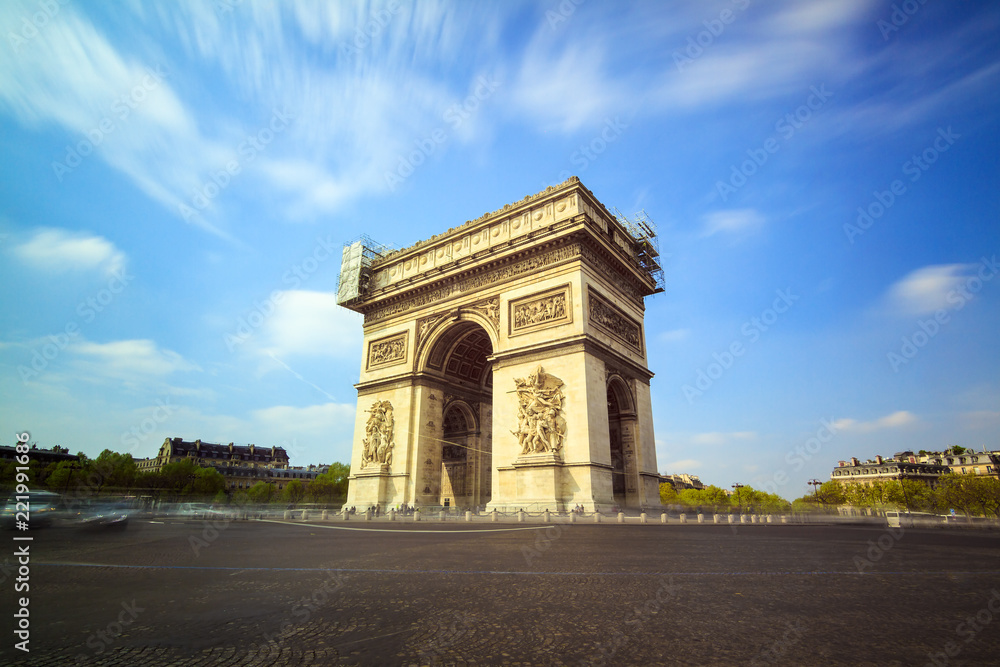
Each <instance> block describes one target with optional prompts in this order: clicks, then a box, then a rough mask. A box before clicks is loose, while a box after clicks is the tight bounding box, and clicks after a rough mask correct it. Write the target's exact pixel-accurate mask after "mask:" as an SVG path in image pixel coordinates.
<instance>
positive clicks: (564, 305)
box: [508, 285, 573, 336]
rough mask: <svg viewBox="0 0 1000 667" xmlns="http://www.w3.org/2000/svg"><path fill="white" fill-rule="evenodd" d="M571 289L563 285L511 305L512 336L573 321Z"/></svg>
mask: <svg viewBox="0 0 1000 667" xmlns="http://www.w3.org/2000/svg"><path fill="white" fill-rule="evenodd" d="M570 296H571V289H570V286H569V285H563V286H561V287H557V288H555V289H551V290H548V291H545V292H541V293H538V294H532V295H531V296H526V297H524V298H521V299H517V300H515V301H512V302H511V303H510V313H509V317H508V321H509V322H510V327H509V328H510V335H511V336H516V335H518V334H522V333H526V332H528V331H535V330H536V329H544V328H547V327H550V326H558V325H561V324H566V323H568V322H572V321H573V305H572V302H571V300H570Z"/></svg>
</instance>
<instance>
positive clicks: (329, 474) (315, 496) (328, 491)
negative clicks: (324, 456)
mask: <svg viewBox="0 0 1000 667" xmlns="http://www.w3.org/2000/svg"><path fill="white" fill-rule="evenodd" d="M350 474H351V467H350V466H349V465H346V464H344V463H334V464H332V465H331V466H330V468H329V469H328V470H327V471H326V472H325V473H323V474H321V475H317V476H316V479H314V480H313V481H311V482H309V486H307V487H306V494H307V495H308V496H309V497H310V498H311V499H312V500H313V502H317V503H334V502H338V501H339V502H343V501H344V500H347V484H348V479H347V478H348V476H349V475H350Z"/></svg>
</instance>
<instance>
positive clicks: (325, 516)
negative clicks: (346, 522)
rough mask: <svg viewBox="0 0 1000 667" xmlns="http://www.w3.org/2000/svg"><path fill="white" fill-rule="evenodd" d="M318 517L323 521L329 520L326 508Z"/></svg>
mask: <svg viewBox="0 0 1000 667" xmlns="http://www.w3.org/2000/svg"><path fill="white" fill-rule="evenodd" d="M320 518H321V519H322V520H323V521H329V520H330V512H329V511H328V510H323V513H322V514H320Z"/></svg>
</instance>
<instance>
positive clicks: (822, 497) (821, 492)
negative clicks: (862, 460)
mask: <svg viewBox="0 0 1000 667" xmlns="http://www.w3.org/2000/svg"><path fill="white" fill-rule="evenodd" d="M813 495H814V496H815V498H816V501H817V502H819V503H821V504H823V505H843V504H844V501H845V499H844V485H843V484H841V483H840V482H835V481H833V480H830V481H827V482H823V484H821V485H820V487H819V488H818V489H816V492H815V493H814V494H813Z"/></svg>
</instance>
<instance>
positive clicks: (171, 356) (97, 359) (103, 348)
mask: <svg viewBox="0 0 1000 667" xmlns="http://www.w3.org/2000/svg"><path fill="white" fill-rule="evenodd" d="M70 351H71V352H72V353H74V354H75V355H76V357H77V359H78V365H79V366H81V367H82V368H83V369H84V370H86V371H87V372H88V374H89V375H90V376H91V377H116V378H129V379H135V378H141V377H163V376H167V375H170V374H172V373H176V372H188V371H197V370H201V369H200V368H199V367H198V366H197V364H193V363H191V362H189V361H187V360H186V359H184V358H183V357H182V356H181V355H179V354H178V353H176V352H174V351H173V350H166V349H161V348H160V347H159V346H157V344H156V343H155V342H153V341H152V340H148V339H141V340H119V341H113V342H110V343H94V342H90V341H80V342H77V343H73V344H72V345H70Z"/></svg>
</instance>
